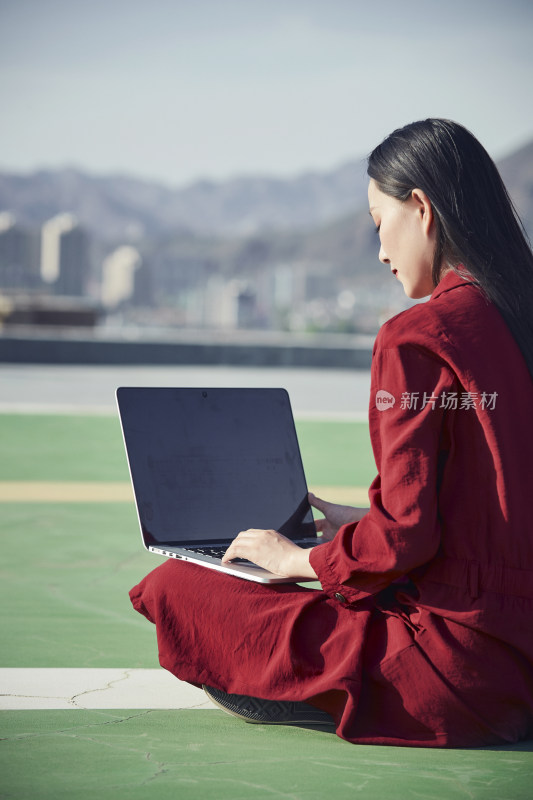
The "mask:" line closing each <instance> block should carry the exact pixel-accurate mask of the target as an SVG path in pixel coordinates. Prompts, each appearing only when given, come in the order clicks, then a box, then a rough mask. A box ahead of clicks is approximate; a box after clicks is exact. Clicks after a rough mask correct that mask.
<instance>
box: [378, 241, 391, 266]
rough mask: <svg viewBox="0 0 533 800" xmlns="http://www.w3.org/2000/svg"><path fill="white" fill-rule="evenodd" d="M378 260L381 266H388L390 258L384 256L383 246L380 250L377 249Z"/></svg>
mask: <svg viewBox="0 0 533 800" xmlns="http://www.w3.org/2000/svg"><path fill="white" fill-rule="evenodd" d="M378 258H379V260H380V261H381V263H382V264H390V258H389V257H388V255H387V254H386V252H385V250H384V249H383V245H381V246H380V248H379V255H378Z"/></svg>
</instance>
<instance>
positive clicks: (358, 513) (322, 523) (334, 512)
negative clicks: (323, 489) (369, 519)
mask: <svg viewBox="0 0 533 800" xmlns="http://www.w3.org/2000/svg"><path fill="white" fill-rule="evenodd" d="M309 502H310V504H311V505H312V506H313V508H316V509H317V510H318V511H321V512H322V514H324V519H317V520H316V521H315V527H316V530H317V533H319V532H321V533H322V540H323V541H325V542H330V541H331V540H332V539H333V537H334V536H335V534H336V533H337V531H338V530H339V528H340V527H342V525H348V524H349V523H350V522H359V521H360V520H362V519H363V517H364V516H365V514H367V513H368V508H356V507H354V506H341V505H339V504H338V503H328V502H327V500H321V499H320V497H315V495H314V494H313V493H312V492H309Z"/></svg>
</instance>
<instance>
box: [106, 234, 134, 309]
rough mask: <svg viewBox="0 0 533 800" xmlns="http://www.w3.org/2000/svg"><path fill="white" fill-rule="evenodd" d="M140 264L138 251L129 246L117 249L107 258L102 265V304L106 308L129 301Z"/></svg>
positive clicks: (115, 306)
mask: <svg viewBox="0 0 533 800" xmlns="http://www.w3.org/2000/svg"><path fill="white" fill-rule="evenodd" d="M141 263H142V259H141V256H140V254H139V251H138V250H136V249H135V248H134V247H130V246H129V245H124V246H122V247H117V249H116V250H113V252H112V253H110V254H109V255H108V256H107V258H106V259H105V260H104V263H103V264H102V303H103V304H104V306H105V307H106V308H109V309H112V308H117V306H119V305H121V303H124V302H127V301H128V300H131V298H132V297H133V292H134V288H135V272H136V271H137V270H138V269H139V267H140V266H141Z"/></svg>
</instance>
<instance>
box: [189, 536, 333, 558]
mask: <svg viewBox="0 0 533 800" xmlns="http://www.w3.org/2000/svg"><path fill="white" fill-rule="evenodd" d="M318 543H319V542H317V540H316V539H311V540H309V539H307V540H304V541H303V542H299V545H300V547H303V548H304V549H306V548H307V549H308V548H311V547H314V546H315V544H318ZM228 547H229V544H228V545H226V546H224V545H222V546H220V545H218V546H216V545H215V546H209V547H195V548H194V551H193V552H195V553H201V554H202V555H203V556H212V558H222V556H223V555H224V553H225V552H226V550H227V549H228ZM232 563H233V564H237V563H239V564H251V563H252V562H251V561H248V559H246V558H233V559H232Z"/></svg>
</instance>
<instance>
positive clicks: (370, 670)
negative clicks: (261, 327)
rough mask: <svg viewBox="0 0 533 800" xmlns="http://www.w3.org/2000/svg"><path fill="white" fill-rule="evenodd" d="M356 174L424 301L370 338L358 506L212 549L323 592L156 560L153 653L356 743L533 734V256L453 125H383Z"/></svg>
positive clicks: (254, 714) (283, 715)
mask: <svg viewBox="0 0 533 800" xmlns="http://www.w3.org/2000/svg"><path fill="white" fill-rule="evenodd" d="M368 174H369V177H370V183H369V204H370V214H371V216H372V218H373V220H374V223H375V225H376V228H377V231H378V234H379V236H380V240H381V248H380V252H379V258H380V260H381V261H382V262H383V263H384V264H388V265H389V266H390V269H391V272H392V274H393V275H394V276H395V277H396V278H397V279H398V280H400V281H401V283H402V285H403V287H404V290H405V292H406V294H407V295H408V296H409V297H411V298H422V297H426V296H427V295H430V299H429V301H428V302H426V303H421V304H417V305H415V306H413V307H412V308H410V309H408V310H407V311H404V312H403V313H402V314H399V315H398V316H396V317H394V318H393V319H391V320H389V321H388V322H387V323H386V324H385V325H383V327H382V328H381V330H380V332H379V334H378V337H377V339H376V343H375V347H374V354H373V361H372V386H371V398H370V411H369V424H370V434H371V440H372V445H373V450H374V456H375V460H376V465H377V469H378V475H377V477H376V479H375V480H374V482H373V483H372V485H371V487H370V490H369V499H370V508H369V509H358V508H350V507H346V506H337V505H334V504H330V503H327V502H324V501H322V500H319V499H318V498H315V497H314V496H311V498H310V499H311V502H312V504H313V505H314V506H315V507H316V508H317V509H318V510H319V511H321V512H322V513H323V514H324V519H323V520H321V521H318V522H317V528H318V530H320V531H322V533H323V534H324V539H325V541H324V543H323V544H321V545H320V546H318V547H315V548H314V549H312V550H311V551H309V550H302V549H300V548H299V547H297V546H296V545H294V544H293V543H291V542H289V541H287V540H286V539H284V538H283V537H282V536H281V535H280V534H279V533H277V532H275V531H262V530H256V529H251V530H249V531H244V532H242V533H240V534H239V535H238V536H237V537H236V539H235V540H234V542H233V543H232V545H231V546H230V548H229V549H228V551H227V553H226V556H225V559H226V560H231V559H232V558H237V557H242V558H247V559H250V560H251V561H255V562H256V563H258V564H260V565H261V566H265V567H267V568H269V569H271V570H272V571H274V572H277V573H279V574H282V575H287V576H293V575H304V576H308V577H316V578H318V580H319V581H320V583H321V585H322V591H317V590H313V589H309V588H307V589H306V588H303V587H301V586H298V585H294V584H287V585H283V586H281V587H280V586H278V587H274V588H273V587H264V586H261V585H259V584H251V583H248V582H245V581H239V580H238V579H234V578H231V577H227V576H224V575H220V574H218V573H215V572H212V571H208V570H204V569H202V568H201V567H194V566H193V565H192V564H187V565H185V566H184V565H182V564H180V563H179V562H175V561H173V560H169V561H168V562H166V563H165V564H163V565H161V566H160V567H158V568H157V569H156V570H154V571H153V572H152V573H151V574H150V575H149V576H147V578H145V579H144V581H142V582H141V583H140V584H139V586H137V587H135V588H134V589H133V590H132V592H131V598H132V602H133V604H134V606H135V608H136V609H137V610H138V611H140V612H141V613H143V614H144V615H145V616H147V617H148V619H150V620H151V621H153V622H154V623H155V624H156V625H157V634H158V643H159V654H160V661H161V664H162V665H163V666H164V667H166V668H167V669H168V670H170V671H171V672H173V673H174V674H175V675H176V676H177V677H178V678H181V679H183V680H186V681H189V682H191V683H194V684H197V685H202V684H203V685H205V686H206V687H207V688H206V691H207V692H208V694H209V695H210V696H211V697H212V698H213V699H214V700H215V702H218V703H219V704H220V705H221V706H222V707H224V708H225V709H226V710H228V711H230V712H231V713H234V714H236V715H237V716H241V717H243V718H248V719H249V720H250V721H262V722H280V721H282V722H283V721H286V722H290V721H294V722H306V721H308V722H313V723H317V722H322V721H325V720H331V719H333V721H334V724H335V727H336V731H337V733H338V735H339V736H341V737H342V738H344V739H347V740H348V741H351V742H359V743H363V742H366V743H373V744H394V745H418V746H453V747H460V746H474V745H487V744H494V743H498V742H514V741H517V740H519V739H522V738H525V737H528V736H531V735H532V734H533V532H532V531H533V528H532V523H531V519H530V510H529V503H528V496H529V492H531V487H533V467H532V455H533V417H532V412H533V379H532V375H533V314H532V310H533V256H532V253H531V250H530V248H529V246H528V244H527V241H526V239H525V237H524V234H523V231H522V229H521V226H520V224H519V221H518V219H517V216H516V214H515V212H514V209H513V207H512V204H511V202H510V200H509V198H508V195H507V193H506V191H505V188H504V186H503V184H502V182H501V179H500V177H499V175H498V172H497V170H496V167H495V166H494V164H493V162H492V161H491V159H490V158H489V156H488V155H487V153H486V152H485V150H484V149H483V148H482V146H481V145H480V144H479V143H478V142H477V141H476V139H475V138H474V137H473V136H472V135H471V134H470V133H469V132H468V131H466V130H465V129H464V128H462V127H461V126H459V125H457V124H455V123H452V122H449V121H446V120H439V119H429V120H426V121H423V122H417V123H413V124H411V125H408V126H406V127H405V128H403V129H400V130H398V131H395V132H393V133H392V134H391V135H390V136H389V137H388V138H387V139H386V140H385V141H384V142H383V143H382V144H381V145H380V146H378V147H377V148H376V149H375V150H374V152H373V153H372V154H371V155H370V157H369V162H368ZM260 698H265V700H262V699H260ZM273 701H275V702H273Z"/></svg>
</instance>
